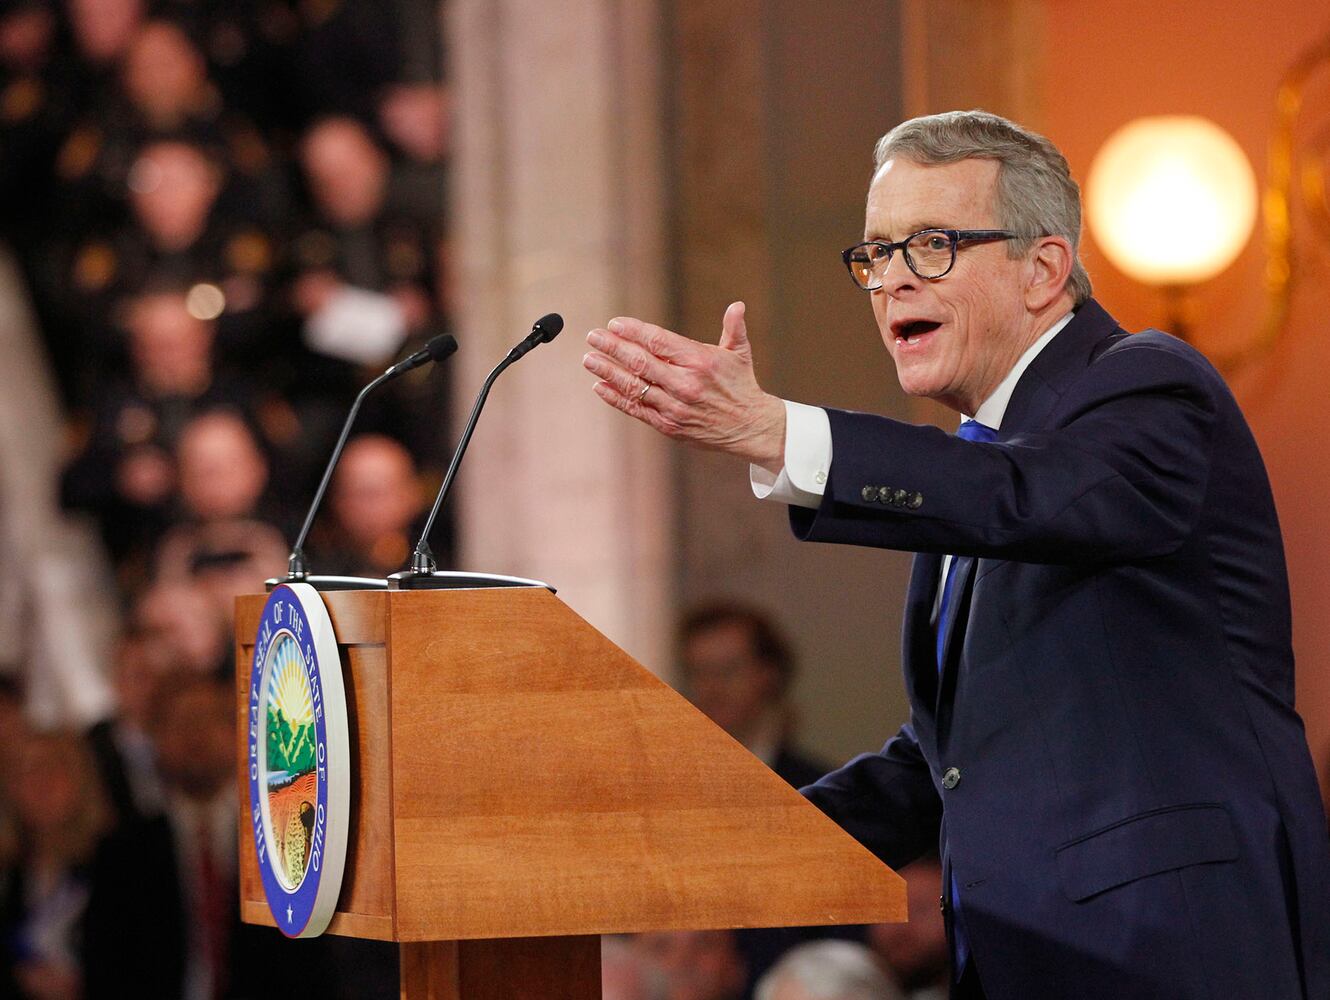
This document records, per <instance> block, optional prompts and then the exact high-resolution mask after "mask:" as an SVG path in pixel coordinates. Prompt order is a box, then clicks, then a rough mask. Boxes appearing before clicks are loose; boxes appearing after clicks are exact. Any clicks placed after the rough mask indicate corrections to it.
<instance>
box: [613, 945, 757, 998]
mask: <svg viewBox="0 0 1330 1000" xmlns="http://www.w3.org/2000/svg"><path fill="white" fill-rule="evenodd" d="M633 944H634V947H635V948H636V949H637V950H638V951H639V952H640V954H641V955H642V956H643V961H644V964H645V965H646V967H647V969H648V970H649V975H651V976H656V977H659V979H661V980H663V981H664V984H665V988H664V990H663V992H662V994H661V995H662V996H663V998H664V1000H739V998H740V997H741V996H742V995H743V985H744V978H745V972H744V965H743V959H742V958H741V957H740V955H739V951H738V949H737V948H736V946H735V942H734V934H733V933H732V932H731V931H649V932H647V933H646V934H639V935H638V936H637V937H636V938H635V939H634V942H633Z"/></svg>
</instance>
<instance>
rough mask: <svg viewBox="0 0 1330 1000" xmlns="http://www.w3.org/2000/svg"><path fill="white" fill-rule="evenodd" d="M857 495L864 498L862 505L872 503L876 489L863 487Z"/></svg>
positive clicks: (875, 496)
mask: <svg viewBox="0 0 1330 1000" xmlns="http://www.w3.org/2000/svg"><path fill="white" fill-rule="evenodd" d="M859 495H860V496H861V497H863V498H864V503H872V502H873V501H874V500H876V499H877V487H876V486H865V487H864V488H863V489H861V490H860V491H859Z"/></svg>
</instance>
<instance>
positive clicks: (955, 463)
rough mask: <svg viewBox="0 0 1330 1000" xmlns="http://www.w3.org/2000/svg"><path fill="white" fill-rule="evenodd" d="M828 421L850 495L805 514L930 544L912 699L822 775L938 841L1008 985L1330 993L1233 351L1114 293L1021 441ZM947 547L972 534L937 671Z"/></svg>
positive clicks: (879, 815) (1284, 651)
mask: <svg viewBox="0 0 1330 1000" xmlns="http://www.w3.org/2000/svg"><path fill="white" fill-rule="evenodd" d="M830 420H831V432H832V440H833V453H834V457H833V462H832V467H831V471H830V477H829V482H828V484H827V489H826V493H825V495H824V497H823V499H822V503H821V506H820V507H819V508H818V509H817V510H816V511H812V510H803V509H798V508H792V509H791V521H792V525H793V527H794V529H795V531H796V533H797V534H798V535H799V536H800V537H802V538H807V539H814V540H819V541H832V542H846V543H851V544H858V545H871V546H879V547H886V548H894V549H905V550H909V551H914V552H917V553H920V554H919V555H918V556H916V559H915V566H914V574H913V578H912V581H911V584H910V590H909V597H908V602H907V608H906V613H905V627H904V646H903V666H904V671H905V681H906V686H907V689H908V693H909V698H910V705H911V718H910V722H909V723H908V724H907V725H906V726H905V727H904V728H902V729H901V731H900V733H899V734H898V735H897V736H896V737H895V738H894V739H892V740H891V741H890V742H888V743H887V745H886V746H885V747H883V749H882V750H881V751H880V752H878V753H876V754H866V755H864V756H861V757H858V758H856V759H854V760H852V761H851V762H850V763H848V764H847V765H845V767H843V768H841V769H840V770H838V771H835V772H833V773H831V774H829V775H827V776H826V777H825V778H823V779H822V780H820V781H818V782H817V783H815V784H814V785H812V786H810V787H809V788H807V789H805V794H807V795H808V796H809V798H811V799H812V801H813V802H815V803H816V804H817V805H818V806H819V807H821V808H822V809H823V810H824V811H826V812H827V813H828V814H829V815H831V816H832V817H833V818H834V819H835V820H837V821H838V822H839V823H840V824H841V825H842V826H844V827H845V828H846V829H847V830H848V831H849V832H850V833H852V834H853V835H854V836H856V837H857V838H858V839H859V840H860V841H862V842H863V843H864V844H865V845H866V846H868V847H869V848H870V849H871V850H873V851H874V852H875V853H876V854H877V855H878V856H879V857H881V858H882V859H883V860H884V861H886V862H887V863H888V864H891V865H893V866H899V865H901V864H904V863H905V862H907V861H909V860H910V859H911V858H913V857H915V856H916V855H918V854H919V853H921V852H922V851H924V850H925V849H926V848H927V847H929V846H932V844H934V843H936V842H937V841H938V838H939V837H940V838H941V840H942V843H943V844H944V845H945V848H946V852H947V861H948V863H949V865H950V868H951V871H952V872H953V874H954V877H955V879H956V882H957V884H958V886H959V888H960V894H961V902H962V910H963V913H964V918H965V924H966V928H967V932H968V937H969V942H970V946H971V949H972V953H973V955H974V956H975V959H976V961H977V964H978V968H979V971H980V975H981V977H982V979H983V982H984V987H985V989H986V990H987V992H988V995H989V996H990V997H991V998H992V1000H1031V998H1038V1000H1054V998H1061V997H1067V998H1076V1000H1088V998H1100V997H1102V998H1105V1000H1109V998H1111V1000H1124V998H1130V1000H1143V998H1159V1000H1191V998H1197V1000H1199V998H1215V1000H1218V998H1230V997H1232V998H1238V997H1241V998H1243V1000H1290V998H1298V997H1307V998H1311V1000H1324V998H1327V997H1330V837H1328V836H1327V829H1326V820H1325V815H1324V813H1323V810H1322V807H1321V803H1320V796H1319V793H1318V788H1317V783H1316V778H1315V773H1314V771H1313V767H1312V763H1311V759H1310V755H1309V753H1308V750H1307V745H1306V739H1305V736H1304V733H1303V728H1302V723H1301V720H1300V719H1299V717H1298V716H1297V714H1296V713H1295V711H1294V708H1293V659H1292V650H1291V644H1290V614H1289V601H1288V584H1287V578H1286V573H1285V568H1284V556H1283V548H1282V543H1281V540H1280V535H1279V527H1278V523H1277V520H1276V516H1275V507H1274V501H1273V499H1272V496H1271V492H1270V487H1269V483H1268V480H1267V477H1266V473H1265V469H1264V465H1263V463H1262V461H1261V458H1260V455H1259V453H1258V451H1257V447H1256V443H1255V441H1254V440H1253V438H1252V435H1251V433H1250V431H1249V429H1248V427H1247V424H1246V422H1245V421H1244V419H1243V417H1242V414H1241V413H1240V412H1239V410H1238V407H1237V404H1236V403H1235V401H1234V400H1233V397H1232V396H1231V395H1230V393H1229V391H1228V389H1227V388H1226V386H1225V385H1224V383H1223V381H1222V379H1221V378H1220V377H1219V375H1218V374H1217V373H1216V372H1215V371H1214V369H1213V368H1212V367H1211V366H1210V365H1209V364H1208V363H1207V362H1206V361H1205V359H1204V358H1203V357H1202V356H1201V355H1199V354H1198V353H1197V352H1195V351H1194V350H1192V349H1191V348H1189V347H1187V346H1186V345H1185V344H1183V343H1181V342H1180V341H1177V340H1175V339H1173V338H1171V337H1168V336H1166V335H1164V334H1161V333H1158V332H1155V331H1147V332H1145V333H1140V334H1135V335H1132V336H1127V335H1126V334H1125V333H1124V332H1123V331H1122V330H1121V329H1120V328H1119V327H1118V325H1117V323H1116V322H1114V320H1113V319H1112V317H1110V316H1109V315H1108V314H1107V313H1106V312H1105V311H1104V310H1103V309H1102V308H1101V307H1100V306H1099V305H1098V304H1096V303H1095V302H1093V301H1090V302H1088V303H1086V304H1085V305H1084V306H1082V307H1081V308H1080V309H1079V310H1078V311H1077V314H1076V316H1075V318H1074V319H1073V320H1072V322H1071V323H1070V324H1069V325H1068V326H1067V327H1066V328H1065V329H1064V330H1062V332H1060V333H1059V334H1058V335H1057V336H1056V337H1054V339H1053V340H1052V341H1051V342H1050V343H1049V344H1048V346H1047V347H1046V348H1045V349H1044V350H1043V351H1042V352H1041V353H1040V354H1039V356H1038V357H1037V358H1036V359H1035V360H1034V362H1033V363H1032V364H1031V365H1030V367H1029V368H1028V369H1027V370H1026V372H1025V373H1024V375H1023V376H1022V377H1021V379H1020V381H1019V383H1018V385H1017V387H1016V390H1015V392H1014V394H1013V396H1012V398H1011V402H1010V404H1009V406H1008V408H1007V412H1006V415H1005V417H1004V419H1003V424H1002V438H1001V440H1000V441H999V442H997V443H992V444H988V443H974V442H969V441H964V440H961V439H960V438H957V437H955V436H953V435H950V434H946V433H943V432H942V431H939V430H937V429H935V428H932V427H919V426H913V425H909V424H904V423H900V422H897V421H893V420H888V419H886V418H883V417H877V416H870V415H866V414H858V413H847V412H840V411H830ZM882 486H887V487H889V489H888V490H886V491H882V490H881V489H880V487H882ZM867 487H873V488H874V489H872V490H869V489H867ZM884 492H885V496H886V500H885V501H884V499H883V496H884ZM942 553H954V554H957V555H959V556H961V557H963V558H960V559H958V560H957V566H956V569H955V571H954V572H956V573H957V574H959V576H958V577H957V580H958V584H959V586H957V588H956V590H957V593H958V595H959V600H958V601H957V604H956V610H955V613H954V614H953V615H952V623H953V628H952V630H951V631H952V634H951V635H949V636H948V637H946V640H945V641H946V646H945V652H944V664H945V669H944V670H943V672H942V674H941V677H940V678H939V672H938V669H937V654H936V650H935V633H934V630H933V626H932V624H931V622H930V617H931V613H932V609H933V606H934V598H935V593H936V587H937V578H938V574H939V569H940V565H941V554H942ZM950 768H955V769H956V773H955V774H954V775H953V778H955V779H956V780H955V781H954V783H953V782H952V781H948V782H947V784H948V785H953V787H946V786H944V783H943V778H944V775H945V773H946V772H947V770H948V769H950Z"/></svg>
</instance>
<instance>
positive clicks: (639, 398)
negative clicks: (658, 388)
mask: <svg viewBox="0 0 1330 1000" xmlns="http://www.w3.org/2000/svg"><path fill="white" fill-rule="evenodd" d="M655 384H656V383H655V382H648V383H647V384H646V385H644V386H642V391H641V392H639V393H638V394H637V401H638V402H639V403H640V402H642V400H644V399H646V398H647V393H648V392H650V391H651V387H652V386H653V385H655Z"/></svg>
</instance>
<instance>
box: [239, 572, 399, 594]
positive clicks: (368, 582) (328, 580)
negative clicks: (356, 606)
mask: <svg viewBox="0 0 1330 1000" xmlns="http://www.w3.org/2000/svg"><path fill="white" fill-rule="evenodd" d="M283 583H308V584H309V585H310V586H311V587H313V588H314V589H315V590H387V589H388V581H387V580H385V579H383V578H382V577H372V576H318V575H315V574H311V575H309V576H299V577H293V576H274V577H272V578H271V579H268V580H264V581H263V587H264V589H265V590H268V591H271V590H272V589H273V587H276V586H278V585H279V584H283Z"/></svg>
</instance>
